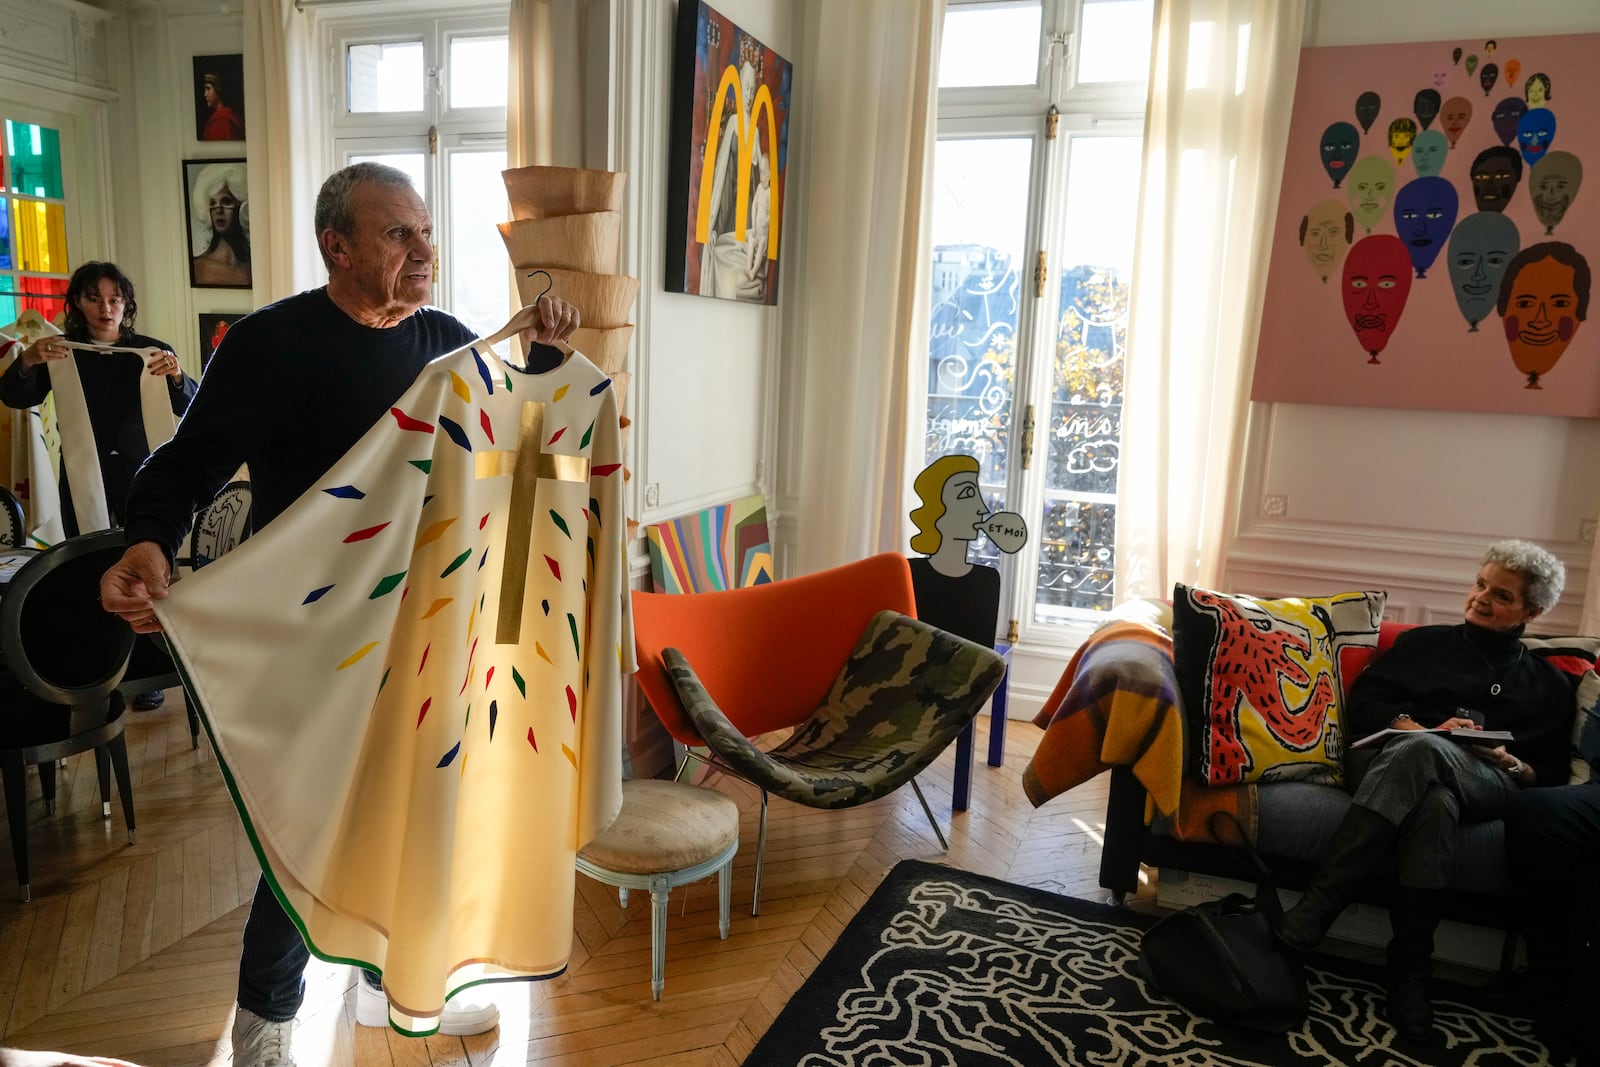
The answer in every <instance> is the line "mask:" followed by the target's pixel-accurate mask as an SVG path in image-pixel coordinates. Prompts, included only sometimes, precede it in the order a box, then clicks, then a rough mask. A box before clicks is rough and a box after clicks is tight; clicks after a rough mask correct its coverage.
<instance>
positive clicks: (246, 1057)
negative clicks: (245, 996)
mask: <svg viewBox="0 0 1600 1067" xmlns="http://www.w3.org/2000/svg"><path fill="white" fill-rule="evenodd" d="M293 1034H294V1020H293V1019H290V1020H288V1021H287V1022H281V1023H275V1022H271V1021H270V1020H267V1019H263V1018H262V1017H261V1016H259V1015H257V1014H256V1013H255V1012H253V1011H251V1010H250V1009H248V1008H240V1009H239V1012H238V1014H237V1015H235V1016H234V1018H233V1067H295V1063H294V1057H293V1056H292V1055H290V1053H289V1038H290V1037H291V1036H292V1035H293Z"/></svg>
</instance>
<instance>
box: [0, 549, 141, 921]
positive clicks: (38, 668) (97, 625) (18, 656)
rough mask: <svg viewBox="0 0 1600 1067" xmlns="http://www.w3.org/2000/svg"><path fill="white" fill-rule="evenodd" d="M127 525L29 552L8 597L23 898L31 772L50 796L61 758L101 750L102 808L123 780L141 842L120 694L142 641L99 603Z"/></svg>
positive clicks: (0, 726) (0, 687) (16, 833)
mask: <svg viewBox="0 0 1600 1067" xmlns="http://www.w3.org/2000/svg"><path fill="white" fill-rule="evenodd" d="M124 544H125V539H124V537H123V532H122V530H120V529H116V530H102V531H100V532H98V533H92V534H85V535H83V536H81V537H72V538H68V539H67V540H65V541H62V542H61V543H59V544H56V545H53V546H51V547H50V548H47V549H45V550H44V551H43V552H40V553H39V554H38V555H36V556H34V557H32V558H31V559H29V560H28V561H27V562H26V563H25V564H23V565H22V567H21V568H20V569H19V570H18V571H17V572H16V575H15V576H14V577H13V578H12V579H11V582H10V584H9V585H7V586H6V587H5V592H4V595H3V596H0V656H3V657H4V661H5V662H4V671H3V672H0V778H3V780H4V789H5V801H6V819H7V822H8V824H9V826H10V830H11V852H12V855H13V857H14V859H15V860H16V866H17V881H18V883H19V884H20V885H21V889H22V899H23V900H24V901H26V900H27V899H28V898H29V895H30V894H29V888H28V819H27V799H26V797H27V793H26V789H25V785H26V780H25V778H26V773H27V768H28V766H29V765H37V766H38V767H39V776H40V779H41V782H43V784H44V785H45V794H46V797H47V806H48V799H49V798H53V797H54V792H55V791H54V777H55V763H56V761H57V760H59V759H62V758H64V757H67V756H72V755H76V754H77V753H79V752H83V751H86V750H88V749H93V750H94V752H95V762H96V765H97V769H98V771H99V778H100V798H101V815H102V817H103V818H110V816H111V772H112V770H113V769H114V770H115V771H116V777H117V791H118V792H119V793H120V795H121V798H122V816H123V820H124V822H126V823H127V827H128V842H129V844H132V843H133V842H134V839H135V829H134V816H133V793H132V783H131V779H130V776H129V773H128V748H127V743H126V742H125V740H124V739H123V736H122V729H123V724H124V715H123V712H124V703H123V699H122V695H121V694H120V693H119V692H117V683H119V682H120V681H121V680H122V676H123V673H124V671H126V669H127V666H128V654H129V652H130V651H131V649H132V648H133V638H134V634H133V631H132V630H131V629H130V628H129V627H128V625H127V623H125V622H123V621H122V620H121V619H119V618H117V617H116V616H114V615H111V614H109V613H107V612H106V611H104V610H102V608H101V607H100V576H101V575H102V574H104V573H105V571H106V570H107V569H108V568H109V567H110V566H111V565H112V564H113V563H115V562H116V561H117V560H118V559H120V558H121V556H122V550H123V546H124Z"/></svg>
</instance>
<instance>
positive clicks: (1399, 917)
mask: <svg viewBox="0 0 1600 1067" xmlns="http://www.w3.org/2000/svg"><path fill="white" fill-rule="evenodd" d="M1443 898H1444V891H1443V890H1439V889H1400V890H1398V891H1397V892H1396V894H1395V899H1394V901H1393V903H1392V904H1391V905H1390V908H1389V925H1390V927H1391V928H1392V929H1393V931H1394V935H1393V937H1391V938H1390V939H1389V948H1388V951H1387V953H1386V955H1387V957H1388V961H1389V970H1388V973H1387V974H1386V975H1385V985H1386V986H1387V992H1388V998H1389V999H1388V1011H1389V1021H1390V1022H1392V1023H1394V1028H1395V1029H1396V1030H1398V1031H1399V1032H1400V1036H1401V1037H1404V1038H1409V1039H1410V1040H1412V1041H1426V1040H1428V1039H1429V1038H1430V1037H1432V1036H1433V1005H1432V1004H1431V1003H1430V1002H1429V1001H1428V978H1429V977H1430V976H1431V975H1432V974H1433V932H1434V931H1435V930H1436V929H1438V927H1439V909H1440V905H1441V903H1442V902H1443Z"/></svg>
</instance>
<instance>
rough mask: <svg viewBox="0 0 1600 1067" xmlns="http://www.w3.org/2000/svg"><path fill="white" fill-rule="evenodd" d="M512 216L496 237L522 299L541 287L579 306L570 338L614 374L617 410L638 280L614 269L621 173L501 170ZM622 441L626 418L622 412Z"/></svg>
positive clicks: (623, 391)
mask: <svg viewBox="0 0 1600 1067" xmlns="http://www.w3.org/2000/svg"><path fill="white" fill-rule="evenodd" d="M502 177H504V179H505V183H506V193H507V194H508V195H509V196H510V198H511V217H512V221H510V222H502V223H501V224H500V236H501V237H502V238H503V239H504V240H505V243H506V251H507V252H509V253H510V254H511V265H512V266H513V267H515V268H516V273H517V293H518V295H519V296H520V297H521V300H522V302H523V303H524V304H530V303H532V302H533V301H534V300H536V299H537V298H538V297H539V295H540V294H541V293H543V292H544V289H545V285H546V282H545V278H544V276H543V275H536V273H535V272H537V271H545V272H546V273H548V274H549V276H550V292H551V293H552V294H553V295H555V296H559V297H560V298H561V299H563V300H565V301H567V302H568V303H569V304H572V305H573V306H574V307H576V308H577V309H578V312H579V314H580V315H581V316H582V317H583V325H582V326H581V327H580V328H579V329H578V330H576V331H575V332H574V333H573V335H572V337H571V338H570V339H569V340H568V344H569V345H570V346H571V347H572V348H574V349H576V350H577V351H579V352H582V353H583V354H584V355H585V356H587V357H589V360H590V361H591V362H592V363H594V365H595V366H597V367H599V368H600V369H601V370H603V371H605V372H606V373H607V374H609V375H611V381H612V388H614V389H616V391H617V410H618V411H624V410H626V402H627V398H628V381H629V379H630V378H632V375H631V374H628V373H626V372H625V371H624V370H623V368H624V367H625V366H627V363H628V344H629V342H630V341H631V340H632V338H633V326H632V325H630V324H629V322H628V315H629V314H630V313H631V312H632V309H633V301H634V298H635V297H637V296H638V294H639V279H637V278H632V277H629V276H628V275H625V274H618V273H616V271H617V269H618V264H619V261H620V259H621V251H622V250H621V233H622V188H623V183H624V181H625V180H626V179H627V175H626V174H622V173H619V172H617V171H609V170H583V169H580V168H576V167H515V168H513V169H511V170H507V171H504V172H503V173H502ZM622 423H623V434H624V443H626V434H627V426H628V419H627V417H626V416H624V417H623V420H622Z"/></svg>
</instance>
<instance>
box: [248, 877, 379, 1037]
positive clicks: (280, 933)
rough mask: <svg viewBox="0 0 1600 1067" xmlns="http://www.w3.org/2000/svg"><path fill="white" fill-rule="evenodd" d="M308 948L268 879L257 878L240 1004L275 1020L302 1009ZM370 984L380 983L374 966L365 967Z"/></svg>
mask: <svg viewBox="0 0 1600 1067" xmlns="http://www.w3.org/2000/svg"><path fill="white" fill-rule="evenodd" d="M310 959H311V953H310V952H308V951H307V950H306V943H305V940H304V939H303V938H302V937H301V936H300V928H299V927H298V926H296V925H295V924H294V922H293V921H292V920H291V919H290V918H289V915H288V913H287V912H285V911H284V910H283V905H282V904H279V903H278V898H277V897H275V896H273V895H272V889H271V887H270V886H268V885H267V879H266V877H265V876H262V877H261V879H260V880H258V881H257V882H256V895H255V899H254V900H252V901H251V902H250V918H249V919H248V920H246V921H245V924H244V948H243V951H241V952H240V954H239V1007H241V1008H245V1009H247V1010H249V1011H252V1012H255V1013H256V1014H257V1015H259V1016H261V1017H262V1018H263V1019H268V1020H271V1021H272V1022H275V1023H281V1022H287V1021H289V1020H290V1019H293V1018H294V1017H295V1014H296V1013H297V1012H298V1011H299V1010H300V1002H301V1001H303V1000H304V999H305V995H306V980H305V973H306V963H307V962H309V961H310ZM361 975H362V977H363V978H364V979H366V982H367V984H368V985H371V986H378V985H379V979H378V976H377V975H376V974H374V973H373V972H372V971H365V970H364V971H362V972H361Z"/></svg>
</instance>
